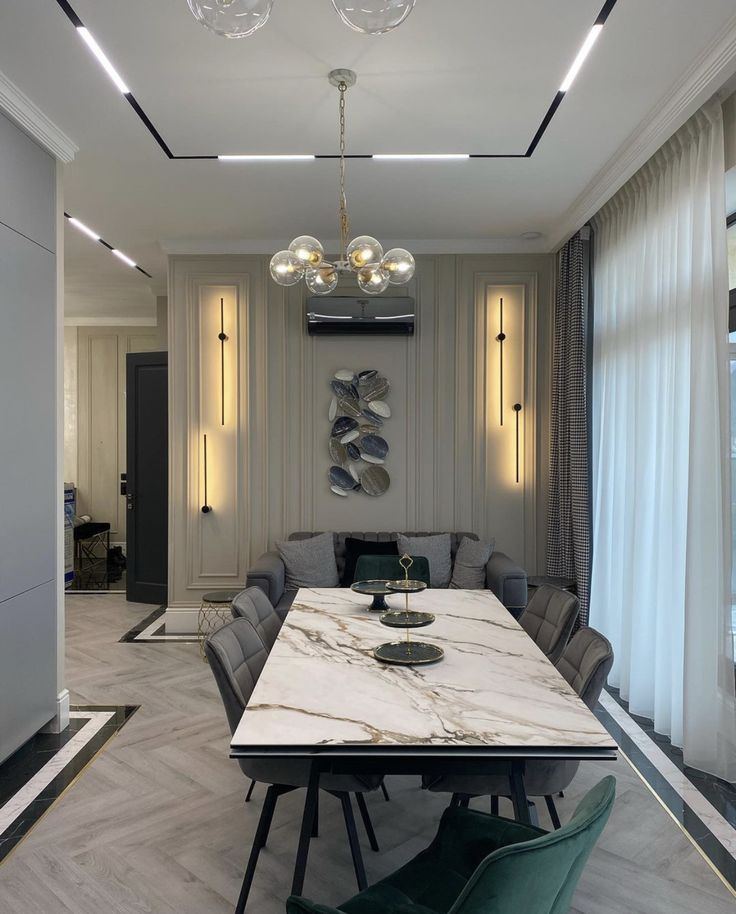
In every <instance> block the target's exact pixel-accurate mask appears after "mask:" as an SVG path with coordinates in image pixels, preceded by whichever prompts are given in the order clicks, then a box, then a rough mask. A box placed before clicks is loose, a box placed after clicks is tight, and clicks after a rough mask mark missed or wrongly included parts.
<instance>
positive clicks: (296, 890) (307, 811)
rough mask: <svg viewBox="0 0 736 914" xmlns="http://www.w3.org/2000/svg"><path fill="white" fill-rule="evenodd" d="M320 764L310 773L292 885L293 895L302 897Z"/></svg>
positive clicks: (313, 767) (314, 762)
mask: <svg viewBox="0 0 736 914" xmlns="http://www.w3.org/2000/svg"><path fill="white" fill-rule="evenodd" d="M319 775H320V770H319V764H318V763H317V762H316V761H313V762H312V767H311V770H310V772H309V786H308V787H307V796H306V799H305V800H304V815H303V816H302V829H301V832H300V834H299V847H298V848H297V852H296V863H295V864H294V881H293V882H292V884H291V894H292V895H301V894H302V889H303V888H304V876H305V874H306V872H307V857H308V855H309V841H310V839H311V837H312V825H313V823H314V815H315V812H316V811H317V797H318V793H319Z"/></svg>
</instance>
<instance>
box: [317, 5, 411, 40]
mask: <svg viewBox="0 0 736 914" xmlns="http://www.w3.org/2000/svg"><path fill="white" fill-rule="evenodd" d="M414 3H415V0H332V5H333V6H334V7H335V9H336V10H337V14H338V15H339V17H340V18H341V19H342V21H343V22H344V23H345V25H347V26H348V27H349V28H351V29H352V30H353V31H354V32H363V33H364V34H367V35H382V34H383V33H384V32H390V31H391V29H395V28H396V26H397V25H401V23H402V22H403V21H404V20H405V19H406V17H407V16H408V15H409V13H410V12H411V11H412V10H413V9H414Z"/></svg>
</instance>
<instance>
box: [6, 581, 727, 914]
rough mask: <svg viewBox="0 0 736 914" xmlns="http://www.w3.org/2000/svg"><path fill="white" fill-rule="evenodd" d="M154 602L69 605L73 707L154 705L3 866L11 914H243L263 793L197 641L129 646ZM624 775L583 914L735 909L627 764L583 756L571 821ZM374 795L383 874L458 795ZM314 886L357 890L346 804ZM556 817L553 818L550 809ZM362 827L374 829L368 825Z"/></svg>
mask: <svg viewBox="0 0 736 914" xmlns="http://www.w3.org/2000/svg"><path fill="white" fill-rule="evenodd" d="M149 611H150V607H144V606H136V605H132V604H126V603H125V602H124V600H123V598H122V597H119V596H114V595H99V596H97V595H93V596H74V597H69V598H68V600H67V631H68V651H67V653H68V669H67V673H68V675H67V680H68V685H69V688H70V689H71V692H72V696H73V701H75V702H78V703H88V704H105V703H110V704H127V703H133V704H140V705H141V708H140V710H139V711H138V712H137V713H136V714H135V715H134V716H133V718H132V719H131V721H130V722H129V723H128V724H127V725H126V726H125V727H124V729H123V730H122V731H121V732H120V733H119V734H118V735H117V736H116V737H115V738H114V739H113V740H112V741H111V742H110V743H109V744H108V747H107V748H106V749H105V751H104V752H103V753H102V754H101V755H100V756H99V757H98V758H97V759H96V760H95V761H94V762H93V763H92V765H91V766H90V767H89V768H88V769H87V770H86V771H85V772H84V773H83V774H82V776H81V777H80V778H79V780H78V781H77V782H76V783H75V784H74V785H73V786H72V787H71V789H70V790H69V791H68V792H67V793H66V794H65V796H64V797H63V798H62V799H61V801H60V802H59V803H57V804H56V806H55V807H54V808H53V809H52V810H51V811H50V813H49V814H48V815H47V816H46V817H45V819H43V820H42V821H41V823H40V824H39V825H38V826H37V827H36V828H35V830H34V831H33V832H32V833H31V835H30V837H29V838H27V839H26V841H25V842H23V843H22V844H21V845H20V846H19V847H18V848H17V849H16V851H15V852H14V853H13V854H12V855H11V856H10V857H9V858H8V859H7V861H6V862H5V864H4V865H2V866H1V867H0V911H1V912H3V914H67V912H73V914H101V912H105V914H107V912H115V914H146V912H153V914H229V912H231V911H232V908H233V905H234V902H235V899H236V897H237V893H238V889H239V886H240V880H241V878H242V874H243V869H244V865H245V859H246V854H247V851H248V848H249V845H250V841H251V837H252V834H253V831H254V828H255V823H256V820H257V816H258V813H259V812H260V806H261V802H262V800H263V795H264V791H263V788H258V789H257V790H256V793H255V795H254V798H253V801H252V802H251V803H249V804H248V806H245V805H244V804H243V798H244V792H245V787H246V782H245V779H244V778H243V776H242V775H241V773H240V770H239V768H238V767H237V765H236V764H235V763H234V762H231V761H230V760H229V759H228V757H227V740H228V733H227V727H226V723H225V717H224V714H223V711H222V707H221V705H220V701H219V697H218V695H217V692H216V689H215V686H214V683H213V681H212V677H211V675H210V672H209V669H208V667H207V666H205V665H204V664H203V663H202V662H201V661H200V659H199V656H198V652H197V646H196V645H195V644H119V643H118V638H120V636H121V635H122V634H123V633H124V632H125V631H127V630H128V629H129V628H130V627H131V626H132V625H133V624H135V622H137V621H138V620H139V619H141V618H143V617H144V616H145V615H147V614H148V612H149ZM609 771H612V772H613V773H614V774H615V775H616V777H617V778H618V799H617V802H616V807H615V810H614V812H613V816H612V818H611V821H610V823H609V825H608V828H607V829H606V831H605V832H604V834H603V836H602V838H601V840H600V842H599V844H598V846H597V848H596V850H595V851H594V853H593V856H592V858H591V860H590V862H589V864H588V866H587V869H586V871H585V873H584V875H583V878H582V881H581V883H580V886H579V889H578V892H577V894H576V896H575V903H574V907H573V912H575V914H621V912H635V914H694V912H697V914H733V912H734V907H735V902H734V898H733V896H732V895H731V894H730V893H729V892H728V891H727V890H726V888H725V887H724V886H723V885H722V884H721V882H720V881H719V880H718V879H717V877H716V876H715V875H714V874H713V872H712V871H711V870H710V869H709V868H708V866H707V865H706V863H705V862H704V861H703V859H702V858H701V857H700V856H699V854H698V853H697V852H696V851H695V850H694V848H693V847H692V846H691V845H690V843H689V842H688V841H687V839H686V838H685V836H684V835H683V834H682V833H681V832H680V830H679V829H678V828H677V826H676V825H675V824H674V823H673V822H672V820H671V819H670V818H669V817H668V815H667V814H666V813H665V812H664V810H663V809H662V808H661V807H660V806H659V804H658V803H657V801H656V800H655V799H654V797H653V796H652V795H651V794H650V793H649V791H648V790H647V788H646V787H644V785H643V784H642V783H641V781H640V780H639V779H638V777H637V776H636V774H635V773H634V772H633V771H632V770H631V769H630V768H629V766H628V765H627V763H626V762H625V761H624V760H623V759H622V760H620V761H618V762H616V763H615V764H610V765H609V764H607V765H601V764H597V763H589V764H588V765H587V766H583V768H582V769H581V772H580V774H579V775H578V778H577V779H576V781H575V783H574V785H573V788H572V789H571V790H570V791H569V792H568V795H567V796H566V798H565V800H563V801H560V805H561V813H562V817H563V820H564V819H565V818H566V816H567V815H569V812H570V810H571V808H572V807H573V806H574V804H575V801H576V799H577V797H579V795H580V794H581V793H582V792H584V791H585V790H586V789H587V788H588V787H589V786H590V785H591V784H592V783H594V782H595V781H596V780H597V779H598V778H599V777H600V776H601V775H602V774H603V773H605V772H609ZM389 789H390V791H391V796H392V802H391V803H385V802H384V801H383V800H382V799H381V798H380V797H379V796H377V795H375V796H371V797H369V804H370V808H371V811H372V814H373V819H374V823H375V825H376V831H377V833H378V838H379V841H380V843H381V848H382V850H381V853H380V854H372V853H371V851H370V850H369V849H368V848H367V847H366V848H365V856H366V864H367V868H368V875H369V879H371V880H375V879H377V878H379V877H380V876H382V875H383V874H385V873H386V872H389V871H390V870H392V869H394V868H395V867H396V866H397V865H399V864H401V863H402V862H404V861H405V860H407V859H408V858H409V857H411V856H412V855H413V854H415V853H416V852H417V851H418V850H419V849H421V848H422V847H423V846H424V845H426V844H427V842H428V841H429V839H430V837H431V836H432V834H433V832H434V829H435V827H436V823H437V820H438V818H439V815H440V813H441V810H442V808H443V806H444V805H445V802H446V801H445V800H443V798H441V797H438V796H432V795H427V794H426V793H420V792H419V790H418V789H417V785H416V781H415V780H413V779H390V780H389ZM300 804H301V796H300V795H299V794H291V795H288V796H286V797H284V798H283V799H282V800H281V801H280V806H279V808H278V809H277V811H276V818H275V821H274V827H273V830H272V833H271V838H270V840H269V846H268V848H267V849H266V850H265V851H264V852H263V854H262V855H261V860H260V863H259V869H258V872H257V874H256V882H255V886H254V890H253V892H252V894H251V899H250V902H249V908H248V909H249V910H250V911H252V912H254V914H256V912H257V914H276V912H278V914H281V912H283V911H284V904H283V900H284V898H285V897H286V895H288V890H289V885H290V882H291V871H292V865H293V855H294V851H295V845H296V837H297V830H298V823H299V817H300V813H301V805H300ZM321 806H322V808H321V837H320V838H319V839H318V840H316V841H314V842H313V844H312V850H311V853H310V860H309V870H308V873H307V882H306V886H305V894H307V895H309V896H311V897H313V898H317V899H319V900H320V901H324V902H327V903H339V902H340V901H341V900H344V899H345V898H346V897H349V896H350V895H352V894H353V893H354V891H355V888H354V882H353V875H352V867H351V865H350V859H349V855H348V850H347V845H346V842H345V839H344V831H343V826H342V819H341V816H340V812H339V807H338V804H337V801H333V800H332V799H331V798H329V797H327V798H326V799H324V800H323V802H322V804H321ZM541 815H542V824H543V825H545V824H547V825H548V822H547V819H546V813H542V814H541ZM361 834H362V833H361Z"/></svg>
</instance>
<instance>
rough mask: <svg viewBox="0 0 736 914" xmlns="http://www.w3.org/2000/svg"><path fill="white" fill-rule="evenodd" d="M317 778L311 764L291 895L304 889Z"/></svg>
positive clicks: (315, 770) (314, 768)
mask: <svg viewBox="0 0 736 914" xmlns="http://www.w3.org/2000/svg"><path fill="white" fill-rule="evenodd" d="M319 776H320V770H319V766H318V765H317V763H316V762H312V767H311V770H310V772H309V784H308V786H307V796H306V798H305V800H304V814H303V816H302V827H301V831H300V832H299V846H298V847H297V851H296V862H295V863H294V879H293V881H292V883H291V894H292V895H301V894H302V889H303V888H304V876H305V874H306V872H307V857H308V856H309V842H310V840H311V837H312V823H313V822H314V814H315V811H316V809H317V797H318V794H319ZM238 914H239V912H238Z"/></svg>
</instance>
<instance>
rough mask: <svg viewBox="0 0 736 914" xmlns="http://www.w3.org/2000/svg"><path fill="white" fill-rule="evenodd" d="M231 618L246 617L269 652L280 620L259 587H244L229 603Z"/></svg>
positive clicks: (280, 624) (276, 634) (279, 626)
mask: <svg viewBox="0 0 736 914" xmlns="http://www.w3.org/2000/svg"><path fill="white" fill-rule="evenodd" d="M230 612H231V613H232V617H233V619H247V620H248V621H249V622H250V624H251V625H252V626H253V628H254V629H255V630H256V631H257V632H258V636H259V637H260V639H261V641H262V642H263V644H264V647H265V648H266V650H267V651H269V652H270V650H271V648H272V647H273V646H274V643H275V641H276V639H277V638H278V636H279V632H280V631H281V626H282V624H283V623H282V620H281V617H280V616H279V615H278V613H277V612H276V610H275V609H274V608H273V606H272V605H271V601H270V600H269V599H268V597H267V596H266V594H265V593H264V592H263V591H262V590H261V588H260V587H246V589H245V590H242V591H241V592H240V593H239V594H238V595H237V597H235V599H234V600H233V602H232V603H231V604H230Z"/></svg>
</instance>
